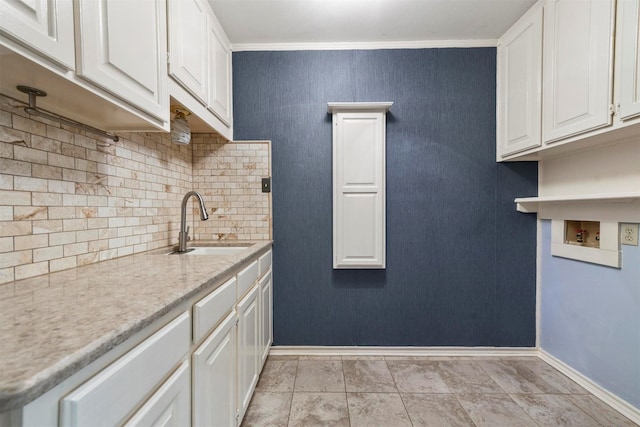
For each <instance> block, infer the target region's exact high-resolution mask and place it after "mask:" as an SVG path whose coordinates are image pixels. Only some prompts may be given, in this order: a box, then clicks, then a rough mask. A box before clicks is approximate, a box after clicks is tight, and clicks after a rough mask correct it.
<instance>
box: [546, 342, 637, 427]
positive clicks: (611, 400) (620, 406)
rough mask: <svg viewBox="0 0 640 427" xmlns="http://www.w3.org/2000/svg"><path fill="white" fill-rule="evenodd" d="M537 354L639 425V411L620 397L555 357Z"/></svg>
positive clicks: (547, 354)
mask: <svg viewBox="0 0 640 427" xmlns="http://www.w3.org/2000/svg"><path fill="white" fill-rule="evenodd" d="M538 353H539V357H540V359H542V360H544V361H545V362H547V363H548V364H549V365H551V366H553V367H554V368H556V369H557V370H558V371H560V372H562V373H563V374H565V375H566V376H567V377H569V378H571V379H572V380H573V381H575V382H576V383H578V384H579V385H580V386H582V387H583V388H584V389H586V390H587V391H589V393H591V394H593V395H594V396H595V397H597V398H598V399H600V400H602V401H603V402H604V403H606V404H607V405H609V406H611V407H612V408H613V409H615V410H616V411H618V412H620V413H621V414H622V415H624V416H625V417H627V418H629V419H630V420H631V421H633V422H634V423H636V424H639V425H640V409H638V408H636V407H635V406H633V405H632V404H630V403H629V402H627V401H626V400H624V399H621V398H620V397H618V396H616V395H615V394H613V393H611V392H610V391H609V390H607V389H605V388H603V387H602V386H600V385H598V384H596V383H595V382H593V381H592V380H591V379H589V378H587V377H586V376H584V375H583V374H581V373H580V372H578V371H576V370H575V369H574V368H572V367H571V366H569V365H567V364H566V363H564V362H563V361H561V360H560V359H557V358H556V357H555V356H552V355H551V354H549V353H547V352H546V351H544V350H542V349H540V350H539V351H538Z"/></svg>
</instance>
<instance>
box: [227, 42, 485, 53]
mask: <svg viewBox="0 0 640 427" xmlns="http://www.w3.org/2000/svg"><path fill="white" fill-rule="evenodd" d="M497 45H498V40H497V39H485V40H417V41H391V42H335V43H234V44H233V45H232V46H231V50H232V51H233V52H247V51H292V50H374V49H432V48H473V47H496V46H497Z"/></svg>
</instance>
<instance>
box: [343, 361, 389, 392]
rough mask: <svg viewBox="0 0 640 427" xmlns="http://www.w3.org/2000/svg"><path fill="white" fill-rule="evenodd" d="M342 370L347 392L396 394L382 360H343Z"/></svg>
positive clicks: (385, 363) (385, 364)
mask: <svg viewBox="0 0 640 427" xmlns="http://www.w3.org/2000/svg"><path fill="white" fill-rule="evenodd" d="M342 369H343V370H344V380H345V384H346V389H347V392H386V393H397V392H398V390H397V389H396V385H395V383H394V382H393V377H391V372H389V368H387V362H385V361H384V360H343V361H342Z"/></svg>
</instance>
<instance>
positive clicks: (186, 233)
mask: <svg viewBox="0 0 640 427" xmlns="http://www.w3.org/2000/svg"><path fill="white" fill-rule="evenodd" d="M189 228H190V226H189V225H187V229H186V230H185V232H184V234H185V235H186V236H187V239H186V240H187V242H188V241H189V240H191V237H189Z"/></svg>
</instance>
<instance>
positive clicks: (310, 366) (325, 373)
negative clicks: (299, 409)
mask: <svg viewBox="0 0 640 427" xmlns="http://www.w3.org/2000/svg"><path fill="white" fill-rule="evenodd" d="M297 372H298V373H297V376H296V383H295V387H294V390H295V391H304V392H310V391H315V392H343V393H344V392H345V387H344V376H343V374H342V361H341V360H300V361H298V371H297Z"/></svg>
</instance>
